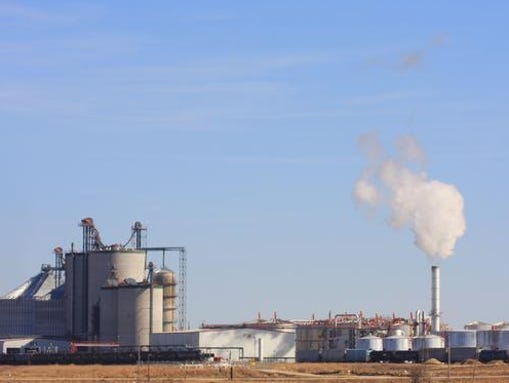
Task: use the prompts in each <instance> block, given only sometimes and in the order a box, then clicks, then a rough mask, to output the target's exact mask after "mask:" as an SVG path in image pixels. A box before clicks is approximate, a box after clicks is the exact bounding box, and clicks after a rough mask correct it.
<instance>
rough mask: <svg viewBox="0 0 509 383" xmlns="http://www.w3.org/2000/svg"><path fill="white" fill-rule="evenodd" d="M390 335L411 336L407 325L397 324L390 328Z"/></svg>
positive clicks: (410, 330)
mask: <svg viewBox="0 0 509 383" xmlns="http://www.w3.org/2000/svg"><path fill="white" fill-rule="evenodd" d="M391 335H399V336H406V337H409V336H410V335H412V329H411V328H410V326H409V325H407V324H398V325H395V326H393V327H392V331H391Z"/></svg>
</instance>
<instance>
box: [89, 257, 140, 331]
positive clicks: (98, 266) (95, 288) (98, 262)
mask: <svg viewBox="0 0 509 383" xmlns="http://www.w3.org/2000/svg"><path fill="white" fill-rule="evenodd" d="M145 259H146V253H145V251H143V250H132V249H129V250H125V249H121V248H118V249H114V250H101V251H93V252H90V253H89V256H88V270H87V271H88V272H87V275H88V299H87V300H88V313H89V314H88V321H89V323H88V334H89V335H90V336H93V335H96V334H97V329H95V328H94V327H95V326H93V324H94V323H93V315H92V313H93V312H94V310H95V307H97V305H98V303H99V293H100V291H101V287H103V286H104V285H105V283H106V282H107V280H108V278H109V277H110V276H111V274H112V271H113V272H114V273H115V276H116V278H117V280H118V281H119V282H122V281H124V280H125V279H127V278H131V279H134V280H135V281H136V282H141V281H143V280H144V278H145Z"/></svg>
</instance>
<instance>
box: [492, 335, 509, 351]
mask: <svg viewBox="0 0 509 383" xmlns="http://www.w3.org/2000/svg"><path fill="white" fill-rule="evenodd" d="M492 337H493V345H494V346H495V349H497V350H509V330H497V331H493V335H492Z"/></svg>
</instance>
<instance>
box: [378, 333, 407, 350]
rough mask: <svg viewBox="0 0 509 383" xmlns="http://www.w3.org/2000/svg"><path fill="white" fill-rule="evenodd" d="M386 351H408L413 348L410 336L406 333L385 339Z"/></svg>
mask: <svg viewBox="0 0 509 383" xmlns="http://www.w3.org/2000/svg"><path fill="white" fill-rule="evenodd" d="M383 346H384V350H385V351H408V350H410V349H411V348H412V346H411V344H410V338H408V337H406V336H404V335H399V334H398V335H392V336H388V337H386V338H384V339H383Z"/></svg>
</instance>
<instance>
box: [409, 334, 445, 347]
mask: <svg viewBox="0 0 509 383" xmlns="http://www.w3.org/2000/svg"><path fill="white" fill-rule="evenodd" d="M444 347H445V340H444V338H442V337H441V336H438V335H424V336H416V337H414V338H413V339H412V349H413V350H415V351H420V350H429V349H432V348H444Z"/></svg>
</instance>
